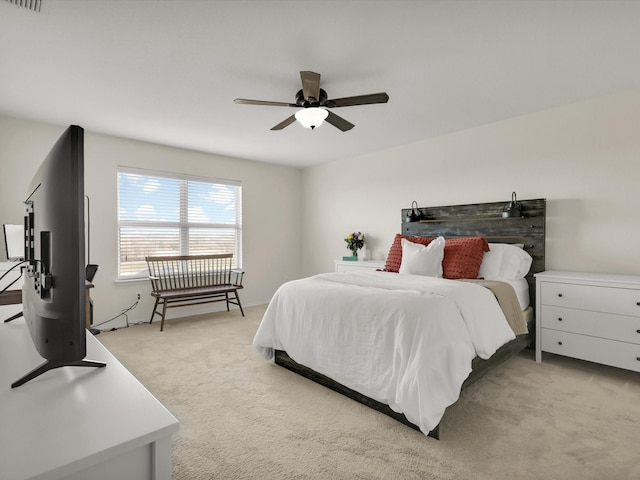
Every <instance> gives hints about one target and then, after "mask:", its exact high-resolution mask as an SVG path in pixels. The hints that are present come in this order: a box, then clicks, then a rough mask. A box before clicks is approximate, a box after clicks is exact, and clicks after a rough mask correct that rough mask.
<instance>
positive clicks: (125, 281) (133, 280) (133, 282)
mask: <svg viewBox="0 0 640 480" xmlns="http://www.w3.org/2000/svg"><path fill="white" fill-rule="evenodd" d="M141 283H149V279H148V278H127V279H121V278H120V279H116V280H115V284H116V286H118V287H126V286H128V285H138V284H141Z"/></svg>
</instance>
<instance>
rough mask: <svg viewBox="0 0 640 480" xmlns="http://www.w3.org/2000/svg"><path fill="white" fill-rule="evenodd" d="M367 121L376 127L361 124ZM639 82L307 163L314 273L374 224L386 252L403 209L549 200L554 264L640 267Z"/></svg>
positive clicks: (307, 268) (374, 241) (309, 254)
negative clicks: (549, 107)
mask: <svg viewBox="0 0 640 480" xmlns="http://www.w3.org/2000/svg"><path fill="white" fill-rule="evenodd" d="M361 128H366V127H361ZM639 128H640V90H633V91H629V92H623V93H619V94H616V95H612V96H608V97H603V98H598V99H593V100H590V101H585V102H581V103H578V104H574V105H569V106H565V107H561V108H556V109H553V110H549V111H544V112H539V113H536V114H532V115H526V116H523V117H518V118H513V119H508V120H504V121H501V122H498V123H494V124H491V125H485V126H481V127H478V128H473V129H470V130H466V131H462V132H457V133H454V134H451V135H446V136H442V137H438V138H434V139H430V140H424V141H421V142H418V143H415V144H411V145H404V146H401V147H398V148H394V149H390V150H386V151H379V152H375V153H372V154H369V155H365V156H362V157H358V158H352V159H347V160H341V161H338V162H333V163H329V164H324V165H320V166H316V167H313V168H308V169H306V170H305V171H304V173H303V192H304V209H303V225H304V230H303V270H302V271H303V274H304V275H309V274H313V273H317V272H322V271H329V270H332V269H333V261H334V259H337V258H340V257H341V256H343V255H348V251H347V249H346V244H345V243H344V241H343V239H344V237H345V236H346V235H347V234H348V233H349V232H352V231H354V230H360V231H362V232H364V233H365V234H366V235H367V236H368V238H367V246H368V248H369V253H370V254H371V256H372V258H375V259H384V258H385V257H386V254H387V252H388V249H389V246H390V244H391V241H392V239H393V236H394V235H395V234H396V233H398V232H400V225H401V218H400V216H401V214H400V209H402V208H409V207H410V206H411V202H412V201H413V200H416V201H417V202H418V204H419V205H420V206H438V205H454V204H465V203H479V202H495V201H503V200H504V202H505V204H506V203H507V202H508V201H509V200H510V198H511V192H512V191H516V192H517V194H518V198H520V199H534V198H546V199H547V223H546V226H547V230H546V254H547V256H546V267H547V269H567V270H576V271H593V272H616V273H630V274H640V253H638V245H639V243H640V242H639V240H640V188H639V187H640V185H639V183H638V182H639V179H640V133H639V132H640V130H639Z"/></svg>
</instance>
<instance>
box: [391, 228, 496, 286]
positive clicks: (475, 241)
mask: <svg viewBox="0 0 640 480" xmlns="http://www.w3.org/2000/svg"><path fill="white" fill-rule="evenodd" d="M488 251H489V244H488V243H487V240H486V239H485V238H484V237H464V238H447V239H446V240H445V244H444V260H443V261H442V270H443V275H442V276H443V277H444V278H451V279H459V278H478V272H479V271H480V264H481V263H482V257H483V256H484V252H488ZM400 253H402V250H401V251H400ZM400 258H401V260H402V257H400Z"/></svg>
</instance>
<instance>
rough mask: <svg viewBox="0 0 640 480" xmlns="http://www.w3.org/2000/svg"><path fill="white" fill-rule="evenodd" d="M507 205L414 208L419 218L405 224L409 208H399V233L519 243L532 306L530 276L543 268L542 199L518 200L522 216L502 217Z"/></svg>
mask: <svg viewBox="0 0 640 480" xmlns="http://www.w3.org/2000/svg"><path fill="white" fill-rule="evenodd" d="M508 203H509V202H492V203H474V204H469V205H450V206H446V207H421V208H418V210H419V211H420V214H421V216H420V217H419V218H420V219H419V220H417V221H413V222H408V221H406V220H407V218H408V216H409V214H410V213H411V209H410V208H405V209H402V217H401V222H402V230H401V231H402V233H403V234H404V235H416V236H423V237H435V236H438V235H442V236H443V237H473V236H478V235H479V236H483V237H485V238H486V239H487V241H488V242H490V243H517V244H523V245H524V249H525V250H526V251H527V253H529V255H531V257H532V258H533V263H532V265H531V270H529V274H528V275H527V277H526V278H527V281H528V282H529V294H530V297H531V301H530V304H531V305H532V306H534V305H535V304H536V288H535V286H536V282H535V278H534V274H536V273H538V272H542V271H544V269H545V266H544V245H545V219H546V200H545V199H536V200H518V203H519V204H520V205H521V206H522V216H520V217H507V218H504V217H503V216H502V212H503V211H504V210H505V207H506V205H507V204H508Z"/></svg>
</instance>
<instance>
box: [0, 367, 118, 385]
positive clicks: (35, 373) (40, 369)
mask: <svg viewBox="0 0 640 480" xmlns="http://www.w3.org/2000/svg"><path fill="white" fill-rule="evenodd" d="M106 366H107V364H106V363H104V362H94V361H92V360H79V361H77V362H52V361H50V360H47V361H46V362H44V363H43V364H42V365H40V366H39V367H36V368H34V369H33V370H31V371H30V372H29V373H27V374H26V375H25V376H24V377H22V378H21V379H19V380H16V381H15V382H13V383H12V384H11V388H16V387H19V386H20V385H24V384H25V383H27V382H28V381H29V380H33V379H34V378H36V377H39V376H40V375H42V374H43V373H46V372H48V371H49V370H53V369H54V368H60V367H97V368H102V367H106Z"/></svg>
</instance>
